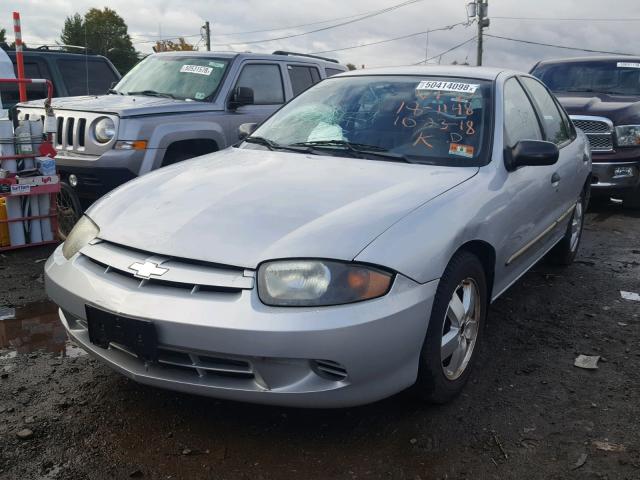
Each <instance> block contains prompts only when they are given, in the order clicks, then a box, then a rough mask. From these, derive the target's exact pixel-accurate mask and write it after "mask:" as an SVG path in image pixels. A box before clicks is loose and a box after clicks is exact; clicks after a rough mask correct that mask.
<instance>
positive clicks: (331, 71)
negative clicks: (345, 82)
mask: <svg viewBox="0 0 640 480" xmlns="http://www.w3.org/2000/svg"><path fill="white" fill-rule="evenodd" d="M324 71H325V73H326V74H327V77H333V76H334V75H338V74H339V73H344V71H343V70H338V69H337V68H325V69H324Z"/></svg>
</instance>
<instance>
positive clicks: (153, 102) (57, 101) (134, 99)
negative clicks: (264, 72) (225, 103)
mask: <svg viewBox="0 0 640 480" xmlns="http://www.w3.org/2000/svg"><path fill="white" fill-rule="evenodd" d="M20 105H21V106H24V107H37V108H43V107H44V100H35V101H32V102H26V103H23V104H20ZM51 105H52V106H53V110H54V111H56V110H75V111H81V112H94V113H113V114H116V115H119V116H121V117H130V116H136V115H150V114H154V113H173V112H180V113H184V112H191V111H194V112H198V111H211V110H215V107H214V105H213V104H211V103H209V102H195V101H193V102H192V101H185V100H174V99H171V98H162V97H151V96H145V95H99V96H96V95H87V96H82V97H64V98H54V99H53V100H52V102H51Z"/></svg>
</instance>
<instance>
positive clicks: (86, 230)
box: [62, 215, 100, 260]
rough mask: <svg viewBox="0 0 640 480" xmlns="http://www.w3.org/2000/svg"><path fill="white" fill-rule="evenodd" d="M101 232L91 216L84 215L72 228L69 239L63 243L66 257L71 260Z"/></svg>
mask: <svg viewBox="0 0 640 480" xmlns="http://www.w3.org/2000/svg"><path fill="white" fill-rule="evenodd" d="M99 233H100V229H99V228H98V226H97V225H96V224H95V223H93V222H92V221H91V219H90V218H89V217H87V216H86V215H83V216H82V217H80V220H78V222H77V223H76V224H75V226H74V227H73V228H72V229H71V232H70V233H69V235H68V236H67V239H66V240H65V241H64V243H63V244H62V254H63V255H64V258H66V259H67V260H70V259H71V257H73V256H74V255H75V254H76V253H78V252H79V251H80V250H81V249H82V247H84V246H85V245H86V244H87V243H89V242H90V241H91V240H93V239H94V238H96V237H97V236H98V234H99Z"/></svg>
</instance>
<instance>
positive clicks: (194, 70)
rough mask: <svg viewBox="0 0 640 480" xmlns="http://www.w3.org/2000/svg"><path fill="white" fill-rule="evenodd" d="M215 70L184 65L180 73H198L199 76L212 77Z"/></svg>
mask: <svg viewBox="0 0 640 480" xmlns="http://www.w3.org/2000/svg"><path fill="white" fill-rule="evenodd" d="M211 72H213V68H211V67H202V66H200V65H183V66H182V67H180V73H197V74H198V75H211Z"/></svg>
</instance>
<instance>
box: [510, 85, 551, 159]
mask: <svg viewBox="0 0 640 480" xmlns="http://www.w3.org/2000/svg"><path fill="white" fill-rule="evenodd" d="M504 133H505V136H506V140H505V141H506V144H507V146H509V147H513V146H514V145H515V144H516V143H518V142H519V141H520V140H542V133H541V132H540V125H539V124H538V118H537V116H536V112H535V110H534V109H533V105H531V102H530V101H529V97H527V94H526V93H525V92H524V90H523V89H522V87H521V86H520V84H519V83H518V81H517V80H516V79H515V78H511V79H509V80H507V82H506V83H505V84H504Z"/></svg>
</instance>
